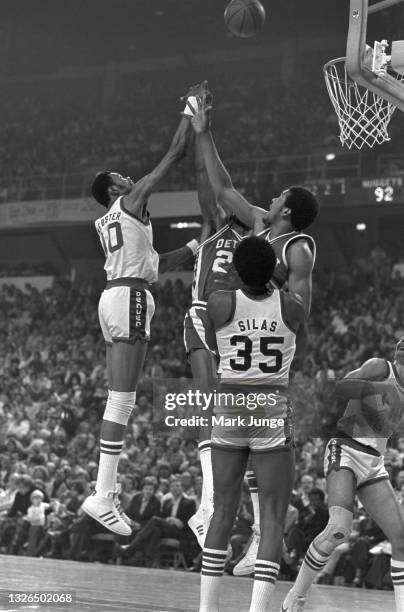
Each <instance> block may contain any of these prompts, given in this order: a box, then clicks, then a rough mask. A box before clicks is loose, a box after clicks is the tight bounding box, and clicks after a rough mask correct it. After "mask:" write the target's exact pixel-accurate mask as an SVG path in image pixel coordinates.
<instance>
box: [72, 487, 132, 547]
mask: <svg viewBox="0 0 404 612" xmlns="http://www.w3.org/2000/svg"><path fill="white" fill-rule="evenodd" d="M116 502H117V494H116V493H115V492H114V491H110V492H109V493H108V495H107V496H106V497H104V496H102V495H99V494H98V493H97V492H96V491H95V492H94V493H93V494H92V495H89V496H88V497H87V498H86V499H85V500H84V502H83V503H82V506H81V507H82V508H83V510H84V512H85V513H86V514H88V515H89V516H91V517H92V518H93V519H95V520H96V521H98V522H99V523H101V525H103V526H104V527H106V528H107V529H109V530H110V531H112V532H113V533H116V534H117V535H123V536H129V535H131V533H132V529H131V528H130V527H129V524H128V523H127V522H126V521H125V519H124V518H123V516H122V510H121V509H120V504H119V501H118V507H117V504H116ZM126 518H127V519H128V517H126ZM128 520H129V519H128Z"/></svg>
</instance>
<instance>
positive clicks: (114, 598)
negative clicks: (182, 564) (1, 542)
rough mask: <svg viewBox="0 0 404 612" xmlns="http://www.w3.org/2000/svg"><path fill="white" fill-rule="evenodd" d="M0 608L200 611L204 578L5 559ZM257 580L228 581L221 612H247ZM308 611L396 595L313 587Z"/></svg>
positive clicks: (372, 607)
mask: <svg viewBox="0 0 404 612" xmlns="http://www.w3.org/2000/svg"><path fill="white" fill-rule="evenodd" d="M0 582H1V586H0V610H6V611H7V612H22V611H24V610H53V611H56V612H59V611H64V612H66V611H73V610H74V611H75V612H76V611H77V612H102V611H104V610H105V612H123V611H125V612H196V611H197V610H198V591H199V576H198V575H197V574H192V573H186V572H180V571H170V570H147V569H140V568H131V567H126V566H112V565H102V564H97V563H78V562H75V561H56V560H51V559H33V558H29V557H12V556H5V555H1V556H0ZM251 584H252V581H251V580H250V579H248V578H232V577H226V578H225V579H224V589H223V595H222V606H221V611H222V612H236V611H240V612H242V611H247V610H248V604H249V598H250V593H251ZM288 588H289V584H288V583H286V582H279V583H278V585H277V588H276V594H275V598H274V603H273V605H272V607H271V609H270V610H268V612H279V608H280V604H281V602H282V599H283V596H284V594H285V593H286V591H287V589H288ZM17 590H20V591H38V590H40V591H41V592H49V591H59V592H63V591H65V592H66V591H70V592H71V591H75V592H76V603H75V604H74V605H72V604H71V605H69V606H66V605H65V606H62V605H53V604H52V605H49V604H48V605H38V604H36V605H35V604H29V605H15V604H14V605H12V604H9V603H8V596H7V593H8V591H17ZM306 610H307V612H341V610H346V611H347V610H348V611H349V612H394V598H393V595H392V593H386V592H383V591H367V590H364V589H345V588H341V587H326V586H315V587H313V589H312V591H311V594H310V600H309V601H308V603H307V606H306Z"/></svg>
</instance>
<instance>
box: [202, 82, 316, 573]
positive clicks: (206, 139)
mask: <svg viewBox="0 0 404 612" xmlns="http://www.w3.org/2000/svg"><path fill="white" fill-rule="evenodd" d="M210 110H211V107H210V95H209V93H208V92H206V91H203V92H202V95H201V97H200V98H198V110H197V111H196V112H195V113H194V115H193V117H192V118H191V122H192V125H193V128H194V130H195V132H196V134H197V138H198V140H199V143H200V147H201V151H202V156H203V161H204V163H205V166H206V170H207V174H208V177H209V181H210V184H211V187H212V190H213V193H214V196H215V199H216V200H217V202H218V203H219V204H220V205H221V206H222V207H223V209H224V210H225V211H226V212H227V213H228V214H233V215H235V216H236V217H237V219H240V221H241V222H242V223H244V224H245V225H246V226H247V227H250V228H252V229H253V230H254V233H256V234H258V235H261V236H263V237H265V239H266V240H267V241H268V242H269V243H270V244H271V246H272V247H273V249H274V251H275V254H276V256H277V262H276V268H275V272H274V275H273V278H272V282H273V283H274V284H275V285H276V286H277V287H278V288H280V287H286V286H287V287H288V288H289V290H290V291H292V292H293V293H296V294H298V295H300V296H301V297H302V299H303V304H304V308H305V313H306V319H307V318H308V316H309V314H310V306H311V294H312V271H313V267H314V262H315V256H316V245H315V242H314V240H313V238H312V237H311V236H309V235H307V234H304V233H302V230H304V229H305V228H307V227H309V226H310V225H311V224H312V223H313V221H314V220H315V218H316V216H317V214H318V210H319V205H318V202H317V200H316V198H315V197H314V195H313V194H312V193H311V192H310V191H309V190H307V189H305V188H304V187H298V186H292V187H290V188H289V189H285V190H284V191H283V192H282V193H281V194H280V196H278V197H277V198H273V199H272V202H271V204H270V207H269V210H268V211H266V210H264V209H262V208H260V207H258V206H253V205H251V204H250V203H249V202H248V201H247V200H246V199H245V198H244V197H243V196H242V194H241V193H240V192H239V191H237V190H236V189H235V188H234V186H233V184H232V181H231V178H230V176H229V174H228V172H227V170H226V168H225V167H224V165H223V163H222V161H221V159H220V157H219V155H218V152H217V150H216V146H215V144H214V141H213V137H212V133H211V130H210ZM205 461H206V460H205ZM247 480H248V484H249V488H250V493H251V498H252V502H253V508H254V527H253V538H252V541H251V544H250V549H249V550H248V552H247V554H246V555H245V557H244V558H243V559H242V560H241V561H240V562H239V564H238V565H237V566H236V567H235V568H234V574H236V575H242V574H249V573H251V572H252V571H253V568H254V562H255V557H256V553H257V550H258V546H259V533H260V532H259V523H260V513H259V501H258V492H257V483H256V478H255V475H254V471H253V470H252V469H250V468H248V469H247Z"/></svg>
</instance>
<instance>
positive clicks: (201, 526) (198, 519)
mask: <svg viewBox="0 0 404 612" xmlns="http://www.w3.org/2000/svg"><path fill="white" fill-rule="evenodd" d="M188 525H189V528H190V529H191V531H193V532H194V534H195V537H196V539H197V540H198V544H199V546H200V547H201V548H203V547H204V544H205V538H206V534H207V529H206V530H205V521H204V520H203V518H202V516H201V514H198V512H197V513H196V514H194V515H193V516H191V518H190V519H189V521H188Z"/></svg>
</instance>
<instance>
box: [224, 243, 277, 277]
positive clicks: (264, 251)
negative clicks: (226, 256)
mask: <svg viewBox="0 0 404 612" xmlns="http://www.w3.org/2000/svg"><path fill="white" fill-rule="evenodd" d="M233 262H234V267H235V268H236V270H237V273H238V275H239V276H240V278H241V280H242V281H243V283H244V284H245V285H247V286H248V287H256V288H261V287H265V285H266V284H267V283H268V282H269V281H270V279H271V277H272V274H273V272H274V269H275V264H276V255H275V251H274V250H273V248H272V247H271V245H270V244H269V242H267V241H266V240H264V239H263V238H259V237H258V236H249V237H248V238H244V240H242V241H241V242H240V244H239V245H238V246H237V248H236V250H235V251H234V258H233Z"/></svg>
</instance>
